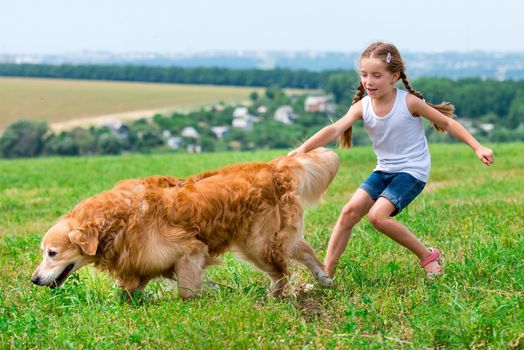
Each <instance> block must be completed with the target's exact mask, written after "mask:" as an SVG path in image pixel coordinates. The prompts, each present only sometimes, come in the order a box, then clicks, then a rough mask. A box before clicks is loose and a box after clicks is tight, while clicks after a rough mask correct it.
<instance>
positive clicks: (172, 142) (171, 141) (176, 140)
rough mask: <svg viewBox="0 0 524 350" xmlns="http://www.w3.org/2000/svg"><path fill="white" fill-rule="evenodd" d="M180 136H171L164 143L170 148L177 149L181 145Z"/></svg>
mask: <svg viewBox="0 0 524 350" xmlns="http://www.w3.org/2000/svg"><path fill="white" fill-rule="evenodd" d="M182 142H183V141H182V138H181V137H178V136H172V137H170V138H168V139H167V140H166V145H168V146H169V147H170V148H172V149H179V148H180V146H182Z"/></svg>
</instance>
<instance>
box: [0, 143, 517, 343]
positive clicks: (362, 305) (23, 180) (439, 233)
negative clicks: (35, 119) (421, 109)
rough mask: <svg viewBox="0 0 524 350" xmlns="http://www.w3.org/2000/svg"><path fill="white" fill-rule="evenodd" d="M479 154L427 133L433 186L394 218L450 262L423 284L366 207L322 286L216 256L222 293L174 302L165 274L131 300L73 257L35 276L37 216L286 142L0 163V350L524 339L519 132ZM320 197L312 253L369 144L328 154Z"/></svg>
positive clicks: (46, 222)
mask: <svg viewBox="0 0 524 350" xmlns="http://www.w3.org/2000/svg"><path fill="white" fill-rule="evenodd" d="M493 148H494V150H495V154H496V162H495V164H494V165H493V166H492V167H486V166H484V165H482V164H481V163H480V162H479V161H478V160H477V159H476V157H475V156H474V154H473V153H472V152H471V151H470V150H469V149H468V148H467V147H466V146H463V145H432V146H431V153H432V158H433V170H432V175H431V180H430V183H429V184H428V186H427V188H426V189H425V191H424V193H423V194H422V195H421V196H419V198H417V199H416V200H415V201H414V202H413V203H412V204H411V205H410V207H409V208H407V210H405V211H404V212H403V213H402V214H401V215H399V217H398V219H399V220H400V221H401V222H403V223H405V224H407V225H408V227H410V228H411V229H412V230H413V231H414V232H416V234H417V235H418V236H419V237H420V238H421V239H422V240H423V241H424V242H426V243H427V244H429V245H431V246H437V247H439V248H441V249H442V250H443V251H444V253H445V255H446V261H447V264H446V274H445V276H443V277H442V278H440V279H439V280H438V281H437V282H436V283H434V284H430V283H427V282H425V280H424V278H423V271H422V269H421V268H420V267H419V266H418V265H417V261H416V259H415V257H414V256H412V255H411V254H409V253H408V252H407V251H406V250H404V249H403V248H401V247H400V246H399V245H397V244H395V243H394V242H392V241H391V240H389V239H388V238H387V237H385V236H384V235H382V234H380V233H378V232H377V231H375V230H374V229H373V227H372V226H371V225H370V224H369V222H368V221H367V219H364V220H363V221H362V222H361V223H359V224H358V225H357V227H356V228H355V230H354V235H353V239H352V240H351V241H350V244H349V246H348V249H347V250H346V252H345V254H344V256H343V258H342V260H341V265H340V268H339V270H338V274H337V276H336V278H335V286H334V288H333V289H329V290H328V289H319V288H315V289H313V290H311V291H302V290H301V286H302V285H303V284H305V283H313V278H312V277H311V276H310V275H309V274H308V272H307V271H306V269H305V268H303V267H302V266H298V265H293V267H292V271H293V275H292V278H291V288H290V291H289V295H288V296H286V297H285V298H283V299H281V300H275V299H272V298H267V297H266V296H265V293H266V288H267V287H268V284H269V281H268V280H267V278H266V277H265V275H264V274H262V273H260V272H258V271H255V270H253V269H252V268H250V267H249V266H247V265H245V264H244V263H241V262H239V261H238V260H236V259H235V258H234V257H232V256H230V255H227V256H226V257H225V259H224V264H222V265H221V266H216V267H213V268H211V269H210V270H209V271H208V274H207V275H208V276H209V277H210V278H211V279H213V280H214V281H216V282H217V283H218V284H219V287H220V288H219V290H218V291H212V292H209V294H207V295H205V296H203V297H200V298H198V299H195V300H191V301H186V302H184V301H181V300H180V299H179V298H177V294H176V293H175V292H173V291H169V290H165V285H164V284H163V283H161V282H158V281H156V282H153V283H151V284H150V285H149V286H148V289H147V290H146V295H145V297H144V300H143V301H142V302H141V303H136V304H134V303H129V302H124V301H122V300H121V299H120V298H119V296H118V293H117V288H116V287H115V286H114V284H113V281H112V280H111V279H109V278H108V277H107V276H106V275H105V274H101V273H98V272H96V271H95V270H94V269H92V268H90V267H89V268H84V269H83V270H81V271H80V272H79V273H77V274H76V275H74V276H73V277H71V278H70V279H69V280H68V281H67V282H66V283H65V284H64V286H63V287H62V288H59V289H57V290H50V289H47V288H38V287H35V286H33V285H32V284H31V281H30V277H31V274H32V272H33V270H34V268H35V267H36V266H37V264H38V263H39V261H40V252H39V248H38V247H39V242H40V240H41V238H42V236H43V233H44V232H45V231H46V229H47V228H48V227H49V226H50V225H51V224H52V223H53V222H54V221H55V220H56V219H57V218H58V217H59V216H60V215H62V214H64V213H66V212H67V211H68V210H70V209H71V208H72V207H73V206H74V205H75V204H76V203H77V202H78V201H79V200H81V199H83V198H85V197H87V196H90V195H92V194H95V193H98V192H101V191H103V190H105V189H107V188H109V187H111V186H112V185H113V184H114V183H115V182H116V181H117V180H119V179H124V178H133V177H141V176H147V175H152V174H172V175H176V176H186V175H189V174H195V173H198V172H201V171H203V170H206V169H211V168H217V167H220V166H223V165H225V164H231V163H236V162H244V161H252V160H269V159H272V158H273V157H275V156H277V155H281V154H283V153H284V151H268V152H257V153H224V154H200V155H189V154H179V155H150V156H146V155H125V156H121V157H96V158H95V157H93V158H45V159H30V160H12V161H5V160H2V161H0V173H1V177H0V179H1V180H0V193H1V196H0V264H1V268H0V290H1V293H0V317H1V320H0V348H14V349H22V348H60V349H68V348H71V349H82V348H108V349H113V348H117V349H122V348H137V349H138V348H159V349H164V348H168V349H169V348H171V349H175V348H183V349H188V348H200V349H223V348H237V349H244V348H264V349H273V348H275V349H276V348H278V349H281V348H284V349H286V348H292V349H298V348H302V349H318V348H328V349H334V348H340V349H347V348H370V349H384V348H386V349H387V348H399V347H404V348H408V349H409V348H413V349H422V348H450V349H456V348H466V349H484V348H486V349H501V348H523V346H524V345H523V344H524V329H523V321H524V305H523V295H522V293H523V290H524V266H523V260H524V228H523V227H524V193H523V191H524V158H523V157H522V154H523V153H524V144H505V145H493ZM339 154H340V155H341V158H342V167H341V169H340V172H339V174H338V175H337V178H336V180H335V182H334V183H333V185H332V186H331V187H330V189H329V191H328V193H327V195H326V199H325V201H324V202H323V203H321V204H320V205H319V206H317V207H316V208H313V209H308V210H307V215H306V239H307V240H308V241H309V242H310V243H311V244H312V245H313V246H314V247H315V248H316V250H317V252H318V254H319V255H320V257H321V258H323V257H324V254H325V249H326V246H327V242H328V239H329V235H330V230H331V228H332V226H333V225H334V223H335V221H336V218H337V216H338V212H339V210H340V208H341V207H342V205H343V204H344V203H345V202H346V201H347V200H348V198H349V196H350V195H351V194H352V192H353V191H354V190H355V189H356V188H357V186H358V185H359V184H360V182H361V181H362V180H363V179H364V178H365V177H366V176H367V175H368V174H369V172H370V171H371V170H372V168H373V166H374V162H375V159H374V155H373V153H372V151H371V150H370V149H369V148H355V149H352V150H351V151H341V152H339Z"/></svg>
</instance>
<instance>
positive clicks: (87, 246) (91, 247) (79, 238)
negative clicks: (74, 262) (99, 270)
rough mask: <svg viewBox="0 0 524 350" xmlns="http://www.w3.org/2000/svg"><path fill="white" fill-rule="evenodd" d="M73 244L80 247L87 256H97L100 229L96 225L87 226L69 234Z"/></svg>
mask: <svg viewBox="0 0 524 350" xmlns="http://www.w3.org/2000/svg"><path fill="white" fill-rule="evenodd" d="M68 236H69V240H70V241H71V243H73V244H75V245H77V246H78V247H80V249H81V250H82V251H83V252H84V254H86V255H90V256H93V255H95V254H96V248H97V247H98V236H99V235H98V227H97V226H96V225H85V226H82V227H78V228H75V229H73V230H71V231H70V232H69V234H68Z"/></svg>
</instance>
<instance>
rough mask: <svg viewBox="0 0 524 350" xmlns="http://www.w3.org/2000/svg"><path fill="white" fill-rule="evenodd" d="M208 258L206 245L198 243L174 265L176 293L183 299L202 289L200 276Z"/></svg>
mask: <svg viewBox="0 0 524 350" xmlns="http://www.w3.org/2000/svg"><path fill="white" fill-rule="evenodd" d="M207 259H208V253H207V247H206V246H205V245H204V244H202V243H200V245H199V246H198V247H194V248H193V249H192V251H191V252H190V253H189V254H187V255H185V256H183V257H181V258H180V260H178V261H177V263H176V266H175V273H176V275H177V279H178V294H179V295H180V297H181V298H183V299H189V298H192V297H193V296H194V295H195V293H196V292H198V291H199V290H200V289H202V283H201V282H200V277H201V276H202V272H203V271H204V268H205V266H206V261H207Z"/></svg>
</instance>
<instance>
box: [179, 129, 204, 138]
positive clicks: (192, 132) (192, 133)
mask: <svg viewBox="0 0 524 350" xmlns="http://www.w3.org/2000/svg"><path fill="white" fill-rule="evenodd" d="M180 134H181V135H182V137H187V138H192V139H198V138H199V137H200V135H199V134H198V131H196V129H195V128H194V127H192V126H186V127H185V128H183V129H182V132H181V133H180Z"/></svg>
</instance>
